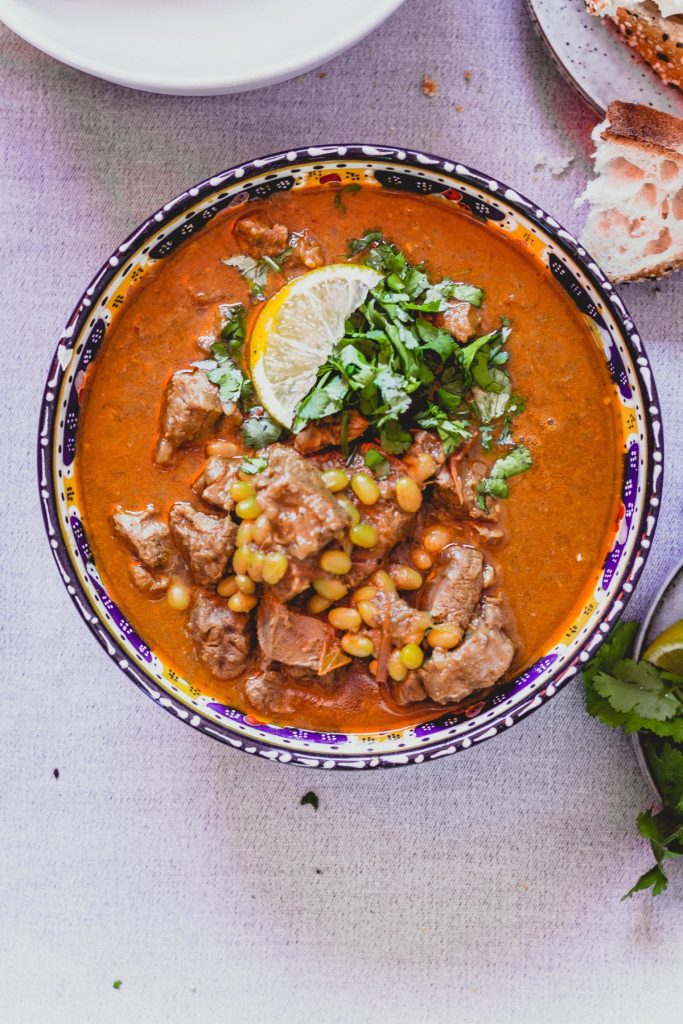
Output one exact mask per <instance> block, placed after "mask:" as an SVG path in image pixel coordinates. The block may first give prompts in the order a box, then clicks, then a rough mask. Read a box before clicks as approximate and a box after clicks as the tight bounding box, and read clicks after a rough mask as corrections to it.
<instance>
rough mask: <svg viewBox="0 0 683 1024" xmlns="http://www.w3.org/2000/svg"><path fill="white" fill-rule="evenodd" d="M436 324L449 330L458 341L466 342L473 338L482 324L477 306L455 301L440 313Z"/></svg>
mask: <svg viewBox="0 0 683 1024" xmlns="http://www.w3.org/2000/svg"><path fill="white" fill-rule="evenodd" d="M435 323H436V326H437V327H441V328H442V329H443V330H444V331H448V333H449V334H450V335H452V337H454V338H455V340H456V341H459V342H460V343H461V344H464V343H465V342H466V341H469V340H470V338H473V337H474V335H475V334H476V333H477V332H478V330H479V328H480V326H481V316H480V315H479V310H478V309H477V308H476V306H473V305H471V303H469V302H458V301H453V302H449V303H448V308H447V309H445V310H444V311H443V313H439V314H438V316H437V317H436V320H435Z"/></svg>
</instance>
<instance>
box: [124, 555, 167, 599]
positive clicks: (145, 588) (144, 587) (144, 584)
mask: <svg viewBox="0 0 683 1024" xmlns="http://www.w3.org/2000/svg"><path fill="white" fill-rule="evenodd" d="M128 575H129V576H130V580H131V583H134V584H135V586H136V587H137V588H138V590H140V591H142V593H143V594H149V596H150V597H158V596H159V595H160V594H163V593H164V592H165V591H166V590H168V585H169V583H170V582H171V577H170V576H169V575H168V573H167V572H151V571H150V570H149V569H148V568H147V566H146V565H141V564H140V562H133V563H132V565H131V566H130V568H129V570H128Z"/></svg>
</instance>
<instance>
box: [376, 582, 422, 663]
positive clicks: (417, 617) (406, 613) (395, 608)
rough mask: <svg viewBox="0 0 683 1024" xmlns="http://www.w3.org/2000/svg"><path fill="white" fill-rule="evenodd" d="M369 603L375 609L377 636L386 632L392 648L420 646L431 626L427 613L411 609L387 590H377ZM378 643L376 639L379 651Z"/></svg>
mask: <svg viewBox="0 0 683 1024" xmlns="http://www.w3.org/2000/svg"><path fill="white" fill-rule="evenodd" d="M369 603H371V604H373V605H374V607H375V611H376V622H377V632H378V634H380V636H384V635H386V633H387V632H388V633H389V635H390V637H391V643H392V646H393V647H403V646H404V645H405V644H421V643H422V640H423V638H424V635H425V633H426V631H427V630H428V629H429V627H430V626H431V624H432V617H431V615H430V614H429V613H428V612H424V611H419V610H418V609H417V608H412V607H411V606H410V605H409V604H408V603H407V602H406V601H404V600H403V598H402V597H399V596H398V594H396V593H395V592H394V591H393V590H391V589H389V588H387V589H385V590H378V591H377V594H376V595H375V597H373V599H372V601H371V602H369ZM380 643H381V641H380V639H379V638H377V640H376V643H375V648H376V650H379V646H380Z"/></svg>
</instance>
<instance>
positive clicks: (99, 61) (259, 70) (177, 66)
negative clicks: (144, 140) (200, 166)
mask: <svg viewBox="0 0 683 1024" xmlns="http://www.w3.org/2000/svg"><path fill="white" fill-rule="evenodd" d="M402 3H403V0H343V2H342V3H339V2H338V0H294V2H293V3H288V2H287V0H248V2H247V3H244V2H238V0H0V20H2V21H4V22H5V24H6V25H8V26H9V28H11V29H13V30H14V31H15V32H16V33H17V34H18V35H20V36H22V37H23V38H24V39H26V40H27V41H28V42H29V43H32V44H33V45H34V46H37V47H38V48H39V49H40V50H44V51H45V53H49V54H50V55H51V56H52V57H56V58H57V59H58V60H61V61H64V63H65V64H71V65H72V67H75V68H79V69H80V70H81V71H88V72H89V73H90V74H91V75H97V76H98V77H99V78H106V79H108V80H109V81H110V82H118V83H119V84H120V85H128V86H131V87H132V88H136V89H145V90H147V91H149V92H165V93H174V94H176V95H189V94H199V95H205V96H208V95H215V94H217V93H226V92H240V91H242V90H245V89H255V88H257V87H258V86H262V85H271V84H272V83H274V82H281V81H282V80H283V79H285V78H290V77H291V76H292V75H296V74H299V73H300V72H302V71H308V70H309V69H310V68H313V67H316V66H317V65H319V64H321V63H322V62H323V61H325V60H327V59H328V58H329V57H333V56H335V55H336V54H338V53H340V52H341V51H342V50H344V49H346V47H348V46H351V45H352V44H353V43H355V42H357V41H358V40H359V39H361V38H362V37H363V36H364V35H367V33H368V32H370V31H372V29H374V28H375V27H376V26H377V25H379V24H380V22H381V21H383V20H384V19H385V18H386V17H387V16H388V15H389V14H391V12H392V11H394V10H396V8H397V7H400V5H401V4H402Z"/></svg>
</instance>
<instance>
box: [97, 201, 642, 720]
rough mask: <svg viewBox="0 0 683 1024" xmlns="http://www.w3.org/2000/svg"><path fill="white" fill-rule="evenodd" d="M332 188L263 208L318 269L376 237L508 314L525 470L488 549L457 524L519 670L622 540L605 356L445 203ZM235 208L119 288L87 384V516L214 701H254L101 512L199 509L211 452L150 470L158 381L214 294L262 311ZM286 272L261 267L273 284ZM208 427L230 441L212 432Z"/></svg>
mask: <svg viewBox="0 0 683 1024" xmlns="http://www.w3.org/2000/svg"><path fill="white" fill-rule="evenodd" d="M334 197H335V193H334V192H333V191H331V190H326V189H308V190H301V191H294V192H291V193H289V194H284V195H283V194H280V195H276V196H274V197H273V198H270V199H268V200H266V201H264V202H263V203H260V204H259V208H261V209H265V210H267V211H268V214H269V216H270V217H271V218H272V220H273V221H276V220H277V221H281V222H283V223H285V224H286V225H287V226H288V228H289V229H290V230H291V231H300V230H302V229H303V228H308V229H310V231H311V232H312V233H313V234H314V235H315V236H316V238H317V239H318V240H319V241H320V242H321V243H322V245H323V249H324V253H325V258H326V262H328V263H335V262H340V261H342V260H343V259H344V255H343V254H344V251H345V248H346V243H347V241H348V240H349V239H350V238H354V237H358V236H360V235H362V234H363V232H364V231H366V230H368V229H381V230H382V231H383V233H384V236H385V237H386V238H387V239H389V240H391V241H393V242H395V243H396V244H397V245H398V246H399V247H400V248H401V249H403V251H404V252H405V253H406V256H407V257H408V259H409V260H410V261H411V262H419V261H421V260H424V261H425V262H426V265H427V269H428V271H429V273H430V276H431V278H432V279H433V280H438V279H440V278H441V277H443V276H448V277H450V278H452V279H454V280H456V281H466V282H468V283H471V284H474V285H477V286H479V287H481V288H483V289H484V293H485V301H484V304H483V307H482V310H481V312H482V333H484V332H486V331H489V330H492V329H495V328H496V327H498V326H499V323H500V317H501V316H506V317H507V318H508V319H509V320H510V323H511V326H512V333H511V335H510V338H509V341H508V343H507V348H508V350H509V351H510V362H509V371H510V373H511V376H512V381H513V390H514V392H515V393H517V394H521V395H523V396H525V397H526V399H527V407H526V411H525V412H524V413H523V414H522V415H521V416H519V418H518V419H517V420H516V422H515V426H514V429H515V437H516V439H517V440H519V441H521V442H523V443H524V444H526V445H528V447H529V448H530V449H531V451H532V453H533V459H534V465H533V468H532V469H531V470H530V471H529V472H526V473H524V474H522V475H521V476H518V477H515V478H514V479H513V480H511V482H510V498H509V499H508V500H507V501H503V502H501V509H502V516H501V523H502V525H503V527H504V528H505V531H506V539H505V540H504V541H503V542H500V541H498V542H497V543H495V544H491V545H490V546H487V544H486V543H482V542H481V541H479V540H478V539H477V537H476V535H472V534H470V535H469V536H467V533H466V531H465V532H463V537H462V539H464V540H465V541H466V542H467V541H469V542H470V543H476V544H477V546H479V547H480V548H481V549H482V550H483V552H484V554H485V557H486V559H487V561H489V562H491V563H492V564H493V566H494V567H495V570H496V588H495V589H496V590H500V591H502V593H503V594H504V600H505V606H506V610H507V612H508V615H509V617H510V618H511V622H512V624H513V628H512V630H511V635H512V636H513V638H514V640H515V642H516V644H517V655H516V658H515V662H514V664H513V667H512V670H511V671H515V672H516V671H518V670H519V669H520V668H522V667H524V666H526V665H528V664H530V663H531V662H532V661H533V660H534V659H535V658H536V657H537V656H538V655H539V654H540V653H542V651H543V650H544V649H546V648H547V647H548V646H549V645H550V644H551V643H552V642H554V640H555V639H557V638H558V637H559V636H560V635H561V634H562V632H563V630H564V629H565V628H566V626H567V625H568V623H569V622H570V621H571V620H572V618H573V617H574V616H575V614H576V612H577V610H578V609H579V608H580V607H581V604H582V602H583V601H584V600H585V599H586V597H587V595H588V592H589V590H590V589H591V588H592V586H593V585H594V583H595V580H596V577H597V573H598V570H599V568H600V566H601V564H602V560H603V558H604V555H605V553H606V550H607V548H608V545H609V542H610V540H611V538H612V536H613V533H614V529H615V522H616V516H617V509H618V495H619V489H620V487H619V485H620V476H621V458H622V450H621V440H620V436H619V428H618V421H617V414H616V406H615V402H614V399H613V396H614V388H613V385H612V384H611V382H610V379H609V376H608V373H607V369H606V366H605V363H604V359H603V357H602V355H601V353H600V352H599V351H598V348H597V346H596V343H595V341H594V339H593V338H592V336H591V334H590V331H589V329H588V327H587V325H586V324H585V322H584V321H583V319H582V318H581V316H580V314H579V313H578V312H577V310H576V309H575V307H574V306H573V305H572V304H571V302H570V300H569V299H568V298H567V296H566V295H565V294H564V292H563V291H562V290H561V289H560V287H559V286H558V285H557V284H556V283H555V282H554V281H553V280H552V278H551V277H550V275H549V273H548V272H547V271H544V270H543V268H541V267H540V266H539V265H538V263H536V262H535V261H534V260H533V259H532V258H530V257H529V256H528V255H527V254H526V253H525V252H524V250H523V249H522V248H521V247H519V246H518V245H517V244H516V243H514V242H512V241H510V240H509V239H506V238H504V237H502V236H501V235H498V234H496V233H494V231H493V230H491V229H489V228H487V227H486V226H485V225H484V224H481V223H479V222H477V221H475V220H474V219H471V218H469V217H466V216H464V215H463V214H461V213H460V212H459V211H457V210H454V209H452V208H451V207H450V206H448V205H447V204H446V203H445V202H443V200H437V199H431V198H424V197H413V196H406V195H404V194H398V193H392V192H390V191H388V190H385V189H380V188H370V187H368V188H363V189H362V190H361V191H360V192H358V193H354V194H349V195H348V196H347V195H345V196H344V204H343V206H344V209H340V208H339V205H338V204H335V202H334ZM252 208H254V209H255V208H257V207H256V204H252ZM243 214H244V207H241V208H239V209H238V210H237V211H226V212H225V213H223V214H221V215H219V216H218V217H217V218H216V219H215V221H214V222H213V223H212V224H211V225H210V226H209V227H207V228H206V229H204V230H203V231H202V232H201V233H200V234H199V235H198V237H196V238H192V239H190V240H188V241H187V242H185V243H184V244H183V245H182V246H181V247H180V248H179V249H178V250H177V251H176V252H175V253H174V254H173V255H171V256H169V257H168V258H167V259H164V260H162V261H160V263H159V264H158V266H157V267H155V268H154V270H152V271H151V272H149V273H148V274H147V275H146V276H145V278H144V279H143V281H142V282H141V284H140V285H139V286H134V290H133V291H131V292H129V294H128V298H127V300H126V304H125V307H124V309H123V311H122V313H121V315H120V318H119V320H118V323H117V324H116V326H115V329H114V330H113V331H112V333H111V336H110V337H109V338H108V339H107V341H106V343H105V348H104V349H103V351H102V352H101V353H100V356H99V358H98V360H97V362H96V364H95V367H94V373H93V374H92V377H91V378H90V379H89V381H88V387H87V398H86V403H85V409H84V415H83V418H82V423H81V428H80V437H79V448H78V460H79V471H80V482H81V494H82V504H83V512H84V518H85V526H86V530H87V533H88V537H89V540H90V543H91V545H92V549H93V552H94V556H95V559H96V563H97V566H98V569H99V571H100V573H101V574H102V577H103V579H104V581H105V583H106V585H107V587H108V589H109V592H110V594H111V595H112V597H113V598H114V599H115V600H116V601H117V602H118V604H119V605H120V606H121V608H122V610H123V611H124V612H125V614H126V615H127V616H128V618H129V619H130V621H131V623H132V624H133V625H134V627H135V628H136V630H137V631H138V632H139V633H140V635H141V636H142V637H143V638H144V639H145V640H146V642H147V643H148V644H149V645H150V646H151V647H152V648H153V649H154V650H156V651H157V652H158V653H159V655H160V656H161V657H162V658H163V659H165V660H166V661H167V663H169V664H170V665H171V666H172V667H173V668H174V669H175V671H176V672H177V673H178V674H179V675H181V676H183V677H184V678H186V679H187V680H189V681H190V682H191V683H192V684H193V685H194V686H196V687H197V688H198V689H200V690H201V691H202V692H204V693H207V694H210V695H211V696H212V697H214V698H216V699H218V700H221V701H223V702H225V703H228V704H231V705H233V706H235V707H237V708H241V709H242V710H251V709H249V708H248V706H247V705H246V703H245V698H244V696H243V694H242V692H241V688H240V681H239V680H232V681H229V682H225V681H220V680H217V679H216V678H215V677H213V676H212V674H211V673H210V672H209V671H208V670H207V669H206V668H205V667H204V666H203V665H201V664H200V663H199V661H198V660H197V658H196V657H195V654H194V651H193V647H192V643H191V642H190V640H189V639H188V637H187V636H186V634H185V628H184V626H185V618H186V613H181V612H177V611H173V610H172V609H171V608H170V607H169V605H168V603H167V601H166V600H165V598H164V597H163V596H162V597H161V598H160V599H156V600H153V599H150V598H149V597H148V596H146V595H144V594H142V593H141V592H140V591H139V590H137V589H136V587H135V586H134V585H133V584H132V583H131V582H130V580H129V576H128V567H129V565H130V562H131V554H130V552H129V551H128V550H127V549H126V547H125V546H124V545H123V544H122V543H121V542H120V540H117V539H115V538H114V535H113V532H112V527H111V521H110V515H111V512H112V510H113V508H114V506H115V505H117V504H119V503H120V504H122V505H123V506H124V507H125V508H128V509H137V508H143V507H144V506H146V505H147V504H149V503H154V505H155V506H156V507H157V509H158V510H159V511H160V512H161V513H162V514H166V513H167V512H168V509H169V507H170V506H171V505H172V504H173V503H174V502H176V501H192V502H194V503H195V504H200V505H201V502H199V499H198V498H197V496H196V495H195V494H194V492H193V491H192V490H191V484H192V482H193V480H194V479H195V478H196V476H197V475H198V473H199V471H200V469H201V467H202V465H203V462H204V458H205V456H204V446H203V445H202V446H200V447H198V448H197V449H195V450H190V451H188V452H186V453H185V454H183V455H182V456H181V457H180V458H179V459H178V460H177V462H176V464H175V465H174V466H172V467H171V468H161V467H159V466H157V465H156V464H155V463H154V461H153V448H154V444H155V442H156V439H157V436H158V427H159V414H160V407H161V402H162V396H163V392H164V386H165V384H166V381H167V379H168V378H169V376H170V375H171V373H173V372H174V371H176V370H178V369H181V368H183V367H186V366H188V364H190V363H191V362H193V361H196V360H198V359H201V358H204V355H203V353H202V352H201V351H200V350H199V348H198V347H197V343H196V342H197V338H198V337H199V336H200V335H203V334H207V333H210V332H211V331H212V330H213V328H214V326H215V323H216V307H217V305H218V303H223V302H242V303H244V305H245V308H246V309H247V310H250V309H251V310H252V311H253V312H254V313H255V312H257V310H255V309H254V307H252V306H251V305H250V301H249V297H248V293H247V290H246V287H245V285H244V282H243V280H242V278H241V277H240V275H239V274H238V273H237V271H236V270H235V269H234V268H232V267H227V266H225V265H224V264H223V263H222V262H221V260H222V258H223V257H227V256H231V255H234V254H235V253H237V252H239V247H238V245H237V243H236V241H235V238H234V235H233V233H232V225H233V223H234V221H235V219H236V218H237V217H240V216H242V215H243ZM283 280H284V278H282V277H279V276H278V275H275V274H271V275H270V279H269V291H272V290H275V289H276V288H277V287H279V286H280V285H281V284H282V283H283ZM217 436H229V435H226V434H225V431H221V429H220V426H219V430H218V431H217ZM425 504H426V503H425ZM292 692H293V696H294V702H293V706H294V711H293V713H292V714H291V715H287V716H283V718H284V719H285V723H284V724H286V722H287V721H289V722H291V723H292V724H296V725H299V726H301V727H307V728H314V729H315V728H318V729H322V730H346V731H355V732H369V731H373V730H378V729H392V728H397V727H400V726H402V725H405V724H408V723H413V722H417V721H424V720H427V719H429V718H433V717H434V715H435V713H436V706H435V705H433V704H429V703H427V704H418V705H413V706H412V707H406V708H402V709H400V710H396V709H395V708H393V707H391V708H390V707H389V706H388V705H387V704H386V703H385V702H384V700H383V698H382V696H381V694H380V692H379V690H378V687H377V684H376V683H375V681H374V680H373V679H372V677H371V676H370V675H368V674H367V673H366V672H364V671H362V670H360V671H358V672H355V673H354V674H353V676H351V677H350V678H349V680H348V682H347V684H346V685H344V686H342V687H341V688H340V689H339V690H338V691H337V692H334V693H330V692H325V691H323V690H322V689H320V690H319V689H318V688H317V687H316V686H311V685H310V684H306V685H303V684H302V685H300V686H295V687H294V690H293V691H292ZM438 710H439V711H440V712H443V711H444V710H445V709H443V708H440V709H438ZM257 717H261V716H257Z"/></svg>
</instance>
